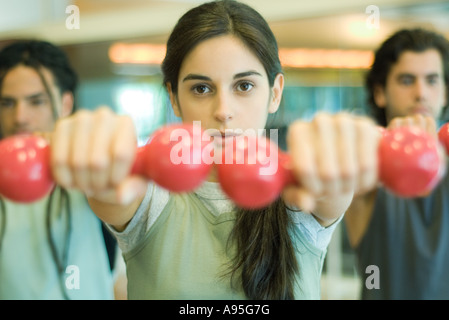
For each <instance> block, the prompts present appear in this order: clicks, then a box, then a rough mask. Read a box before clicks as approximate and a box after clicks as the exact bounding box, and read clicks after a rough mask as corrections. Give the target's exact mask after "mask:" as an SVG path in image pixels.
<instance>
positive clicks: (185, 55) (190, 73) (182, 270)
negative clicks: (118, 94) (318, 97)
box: [52, 0, 378, 299]
mask: <svg viewBox="0 0 449 320" xmlns="http://www.w3.org/2000/svg"><path fill="white" fill-rule="evenodd" d="M162 69H163V73H164V83H165V85H166V87H167V90H168V93H169V95H170V100H171V104H172V107H173V110H174V112H175V114H176V115H178V116H179V117H181V118H182V120H183V121H184V122H187V123H191V122H192V121H201V126H202V127H203V129H216V130H218V131H220V132H225V131H228V132H229V131H233V132H234V133H236V132H241V131H243V132H244V131H245V130H247V129H254V130H257V129H263V128H264V126H265V123H266V120H267V116H268V114H269V113H273V112H276V110H277V109H278V107H279V104H280V101H281V97H282V91H283V86H284V76H283V74H282V69H281V65H280V62H279V57H278V48H277V44H276V40H275V38H274V36H273V34H272V32H271V30H270V28H269V26H268V25H267V23H266V21H265V20H264V19H263V18H262V17H261V16H260V15H259V14H258V13H257V12H256V11H254V10H253V9H252V8H250V7H248V6H247V5H244V4H242V3H239V2H235V1H227V0H225V1H215V2H210V3H205V4H203V5H200V6H198V7H196V8H194V9H192V10H190V11H189V12H187V13H186V14H185V15H184V16H183V17H182V18H181V19H180V20H179V22H178V24H177V25H176V26H175V28H174V30H173V32H172V34H171V36H170V38H169V40H168V44H167V54H166V57H165V61H164V63H163V66H162ZM93 124H95V125H93ZM237 129H239V130H240V131H239V130H237ZM377 139H378V133H377V129H376V128H375V126H374V124H373V123H372V122H371V121H369V120H367V119H364V118H355V117H352V116H350V115H348V114H339V115H335V116H330V115H326V114H322V115H318V116H317V117H316V118H315V120H314V121H312V122H310V123H306V122H301V121H297V122H295V123H294V124H292V125H291V126H290V128H289V134H288V146H289V152H290V155H291V157H292V159H293V161H292V162H293V163H292V166H293V172H294V174H295V177H296V179H297V181H300V183H299V184H298V185H295V186H290V187H289V188H287V189H286V190H285V191H284V192H283V196H282V197H281V198H280V199H279V200H278V201H276V202H275V203H273V204H272V205H270V206H269V207H267V208H264V209H263V210H243V209H239V208H236V207H235V206H234V204H233V203H232V201H231V200H229V199H228V198H227V197H226V196H225V195H224V194H223V192H222V191H221V189H220V185H219V184H218V183H217V182H216V179H215V173H214V172H213V173H212V174H211V175H210V177H209V179H208V181H206V182H205V183H204V184H203V185H202V186H201V187H199V188H198V189H197V190H195V192H192V193H188V194H173V193H170V192H168V191H167V190H164V189H162V188H160V187H159V186H157V185H154V184H152V183H148V182H147V181H144V180H143V179H142V178H139V177H135V176H134V177H128V176H127V173H128V172H129V168H130V167H131V165H132V161H133V155H134V153H135V149H136V147H135V145H136V138H135V134H134V129H133V126H132V122H131V120H130V119H129V118H127V117H124V116H116V115H114V114H112V112H110V111H108V110H107V109H105V108H100V109H99V110H98V111H96V112H94V113H88V112H85V111H83V112H79V113H78V114H77V115H76V116H74V117H72V118H70V119H67V120H63V121H60V122H59V123H58V126H57V129H56V131H55V135H54V137H53V141H52V143H53V148H52V149H53V155H52V159H53V165H54V175H55V177H56V179H57V181H58V183H60V184H62V185H64V186H66V187H76V188H80V189H82V190H84V191H85V192H86V193H87V194H88V195H89V201H90V204H91V207H92V209H93V210H94V212H96V214H97V215H98V216H99V217H100V218H101V219H103V220H104V221H105V222H106V223H108V224H109V225H110V227H111V230H112V231H113V232H114V233H115V235H116V237H117V238H118V241H119V244H120V246H121V248H122V250H123V253H124V257H125V261H126V264H127V273H128V292H129V298H130V299H245V298H249V299H301V298H315V299H318V298H319V297H320V275H321V269H322V263H323V260H324V256H325V252H326V247H327V244H328V243H329V241H330V236H331V233H332V231H333V229H334V226H335V223H336V222H337V221H339V219H340V218H341V216H342V214H343V213H344V212H345V210H346V209H347V207H348V206H349V204H350V202H351V200H352V197H353V195H354V192H356V191H363V190H365V189H367V188H371V187H372V186H373V185H374V184H375V183H376V180H377V172H376V168H377V163H376V144H377ZM80 149H82V150H87V152H82V153H81V152H77V150H80ZM287 205H289V206H290V207H291V208H302V209H303V211H301V210H290V209H288V207H287Z"/></svg>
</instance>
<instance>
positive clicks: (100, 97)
mask: <svg viewBox="0 0 449 320" xmlns="http://www.w3.org/2000/svg"><path fill="white" fill-rule="evenodd" d="M202 2H204V1H199V0H159V1H156V0H126V1H125V0H15V1H10V0H0V49H1V48H2V47H3V46H4V45H6V44H8V43H10V42H11V41H14V40H17V39H29V38H36V39H43V40H47V41H50V42H53V43H55V44H57V45H59V46H61V47H62V48H63V49H64V50H65V51H66V52H67V54H68V55H69V57H70V59H71V61H72V63H73V65H74V67H75V69H76V70H77V72H78V74H79V76H80V87H79V90H78V92H77V96H76V104H77V106H78V108H87V109H94V108H97V107H98V106H99V105H108V106H110V107H111V108H113V109H114V110H115V111H116V112H118V113H122V114H128V115H130V116H131V117H132V118H133V119H134V121H135V124H136V128H137V131H138V136H139V142H140V143H144V142H145V141H146V140H147V139H148V136H149V135H150V134H151V133H152V132H153V131H154V129H155V128H157V127H159V126H160V125H162V124H164V123H166V122H171V121H177V119H175V117H174V115H173V114H172V112H171V110H170V107H169V104H168V100H167V95H166V93H165V90H164V88H163V86H162V77H161V73H160V63H161V61H162V59H163V57H164V52H165V46H164V44H165V42H166V40H167V38H168V35H169V33H170V31H171V29H172V28H173V26H174V25H175V23H176V21H177V20H178V19H179V17H180V16H181V15H182V14H183V13H184V12H185V11H187V10H188V9H190V8H192V7H194V6H196V5H198V4H199V3H202ZM242 2H245V3H247V4H249V5H251V6H252V7H254V8H255V9H256V10H258V11H259V12H260V13H261V14H262V15H263V16H264V17H265V18H266V19H267V21H268V22H269V24H270V25H271V27H272V30H273V32H274V33H275V35H276V37H277V39H278V44H279V47H280V56H281V62H282V64H283V68H284V71H285V75H286V88H285V93H284V98H283V105H282V109H281V110H280V111H279V112H278V113H277V114H276V115H275V116H273V117H272V118H270V120H269V127H273V128H280V129H283V130H281V133H282V132H285V128H286V127H287V126H288V125H289V124H290V123H291V122H292V121H294V120H295V119H298V118H303V119H304V118H305V119H309V118H311V117H312V116H313V115H314V114H315V112H317V111H328V112H331V113H332V112H336V111H340V110H347V111H348V112H353V113H358V114H363V113H365V112H366V101H365V100H366V98H365V97H366V93H365V90H364V87H363V82H364V74H365V72H366V70H367V69H368V68H369V67H370V65H371V62H372V58H373V50H375V49H376V48H377V46H379V45H380V43H381V42H382V41H383V40H384V39H385V38H386V37H388V36H389V35H390V34H392V33H394V32H395V31H397V30H398V29H400V28H411V27H424V28H427V29H431V30H434V31H437V32H440V33H442V34H444V35H445V36H446V37H447V38H449V1H441V0H440V1H432V0H427V1H414V0H375V1H372V0H369V1H366V0H340V1H332V0H313V1H310V0H276V1H273V0H243V1H242ZM279 144H280V145H281V147H283V146H284V141H283V136H282V134H280V140H279ZM354 263H355V260H354V256H353V252H352V250H351V248H350V247H349V244H348V241H347V238H346V232H345V227H344V223H341V224H340V225H339V227H338V228H337V230H336V232H335V234H334V237H333V240H332V242H331V244H330V246H329V249H328V256H327V258H326V262H325V269H324V274H323V280H322V296H323V299H358V297H359V288H360V286H361V285H363V283H364V280H365V276H366V275H363V274H362V275H359V274H357V273H356V271H355V266H354Z"/></svg>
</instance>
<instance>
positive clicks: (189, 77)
mask: <svg viewBox="0 0 449 320" xmlns="http://www.w3.org/2000/svg"><path fill="white" fill-rule="evenodd" d="M249 76H259V77H261V76H262V74H260V73H259V72H257V71H245V72H240V73H237V74H236V75H234V80H235V79H240V78H245V77H249ZM189 80H201V81H212V79H211V78H209V77H207V76H203V75H201V74H195V73H190V74H188V75H187V76H185V77H184V79H182V82H185V81H189Z"/></svg>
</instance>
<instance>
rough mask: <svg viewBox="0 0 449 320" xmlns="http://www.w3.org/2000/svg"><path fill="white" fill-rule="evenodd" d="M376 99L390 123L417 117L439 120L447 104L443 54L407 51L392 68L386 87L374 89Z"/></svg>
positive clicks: (427, 51)
mask: <svg viewBox="0 0 449 320" xmlns="http://www.w3.org/2000/svg"><path fill="white" fill-rule="evenodd" d="M374 98H375V101H376V104H377V105H378V106H379V107H380V108H386V110H385V111H386V115H387V123H388V122H390V121H391V120H392V119H393V118H395V117H404V116H410V115H414V114H422V115H427V116H432V117H434V118H435V119H437V118H438V117H439V116H440V114H441V110H442V108H443V107H444V106H445V105H446V101H447V100H446V99H447V96H446V83H445V82H444V69H443V63H442V58H441V55H440V53H439V52H438V51H437V50H435V49H429V50H426V51H423V52H414V51H404V52H403V53H402V54H401V55H400V57H399V59H398V61H397V62H396V64H394V65H392V67H391V69H390V73H389V74H388V75H387V81H386V85H385V87H380V86H379V87H377V88H376V89H375V92H374Z"/></svg>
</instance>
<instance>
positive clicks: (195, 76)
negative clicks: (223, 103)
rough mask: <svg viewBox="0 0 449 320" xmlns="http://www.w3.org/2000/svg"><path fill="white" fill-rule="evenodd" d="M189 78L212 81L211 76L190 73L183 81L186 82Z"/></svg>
mask: <svg viewBox="0 0 449 320" xmlns="http://www.w3.org/2000/svg"><path fill="white" fill-rule="evenodd" d="M189 80H202V81H212V79H211V78H209V77H206V76H203V75H200V74H192V73H190V74H188V75H187V76H186V77H185V78H184V79H182V82H186V81H189Z"/></svg>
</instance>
